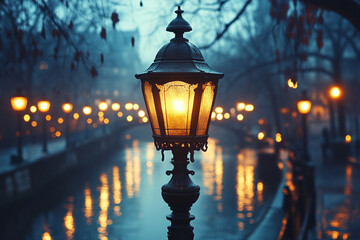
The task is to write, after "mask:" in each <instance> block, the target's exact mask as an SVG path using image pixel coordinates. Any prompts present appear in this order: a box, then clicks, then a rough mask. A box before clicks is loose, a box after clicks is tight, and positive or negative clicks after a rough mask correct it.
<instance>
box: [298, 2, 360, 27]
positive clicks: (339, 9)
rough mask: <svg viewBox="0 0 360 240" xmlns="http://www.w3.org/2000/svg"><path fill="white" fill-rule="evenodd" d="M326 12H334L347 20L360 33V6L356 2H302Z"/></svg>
mask: <svg viewBox="0 0 360 240" xmlns="http://www.w3.org/2000/svg"><path fill="white" fill-rule="evenodd" d="M301 1H302V2H304V3H309V4H313V5H315V6H317V7H320V8H323V9H325V10H329V11H333V12H336V13H338V14H340V15H341V16H342V17H344V18H345V19H347V20H348V21H349V22H350V23H351V24H352V25H353V26H354V27H355V28H356V29H357V30H358V31H360V4H359V3H357V2H356V1H354V0H341V1H339V0H301Z"/></svg>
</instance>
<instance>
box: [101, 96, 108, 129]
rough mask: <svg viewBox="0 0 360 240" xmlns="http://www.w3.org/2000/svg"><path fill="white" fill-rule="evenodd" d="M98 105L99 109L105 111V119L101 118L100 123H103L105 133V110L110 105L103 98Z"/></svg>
mask: <svg viewBox="0 0 360 240" xmlns="http://www.w3.org/2000/svg"><path fill="white" fill-rule="evenodd" d="M98 107H99V110H100V111H101V112H103V113H104V116H103V117H102V119H103V120H101V121H100V123H101V125H102V129H103V133H105V125H104V118H105V111H106V110H107V109H108V107H109V105H108V104H107V103H106V102H105V101H103V100H102V101H100V102H99V105H98Z"/></svg>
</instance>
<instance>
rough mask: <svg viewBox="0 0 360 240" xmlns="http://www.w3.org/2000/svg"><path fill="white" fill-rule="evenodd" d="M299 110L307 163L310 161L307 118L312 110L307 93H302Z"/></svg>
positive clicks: (298, 103) (298, 104) (298, 105)
mask: <svg viewBox="0 0 360 240" xmlns="http://www.w3.org/2000/svg"><path fill="white" fill-rule="evenodd" d="M297 108H298V111H299V113H300V114H301V116H302V119H301V120H302V132H303V154H304V156H303V158H304V160H305V161H309V160H310V157H309V152H308V139H307V138H308V137H307V122H306V121H307V116H308V114H309V112H310V110H311V101H310V99H309V98H308V97H307V94H306V91H303V92H302V97H301V99H299V101H298V102H297Z"/></svg>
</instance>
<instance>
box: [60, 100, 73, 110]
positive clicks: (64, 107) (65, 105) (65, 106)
mask: <svg viewBox="0 0 360 240" xmlns="http://www.w3.org/2000/svg"><path fill="white" fill-rule="evenodd" d="M61 107H62V110H63V111H64V112H65V113H70V112H71V111H72V110H73V107H74V106H73V105H72V103H70V102H66V103H63V105H62V106H61Z"/></svg>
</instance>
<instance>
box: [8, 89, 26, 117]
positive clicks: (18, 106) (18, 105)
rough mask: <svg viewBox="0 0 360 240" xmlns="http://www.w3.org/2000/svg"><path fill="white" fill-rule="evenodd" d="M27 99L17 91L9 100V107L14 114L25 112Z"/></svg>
mask: <svg viewBox="0 0 360 240" xmlns="http://www.w3.org/2000/svg"><path fill="white" fill-rule="evenodd" d="M27 102H28V99H27V97H25V96H24V95H22V94H21V90H20V89H18V90H17V93H16V95H15V96H13V97H12V98H11V99H10V103H11V107H12V109H13V110H14V111H16V112H22V111H25V109H26V106H27Z"/></svg>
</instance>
